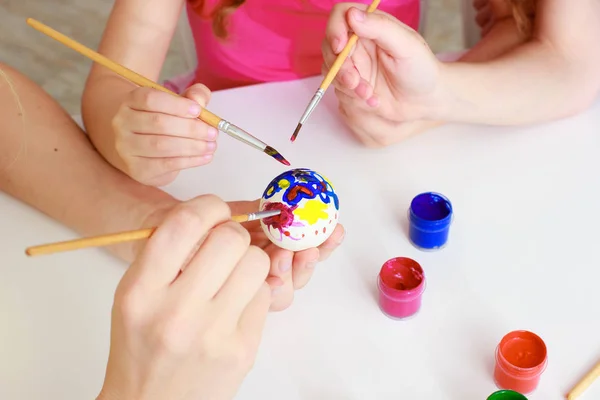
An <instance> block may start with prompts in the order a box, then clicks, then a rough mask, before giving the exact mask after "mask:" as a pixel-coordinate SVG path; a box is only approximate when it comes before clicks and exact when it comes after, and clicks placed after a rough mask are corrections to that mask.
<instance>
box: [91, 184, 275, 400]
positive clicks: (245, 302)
mask: <svg viewBox="0 0 600 400" xmlns="http://www.w3.org/2000/svg"><path fill="white" fill-rule="evenodd" d="M230 217H231V213H230V209H229V207H228V206H227V204H226V203H224V202H223V201H221V200H220V199H218V198H216V197H214V196H201V197H199V198H196V199H194V200H191V201H189V202H186V203H182V204H180V205H178V206H177V207H175V208H174V209H173V210H172V211H171V212H169V213H168V215H167V217H166V219H165V221H164V222H163V223H162V224H161V225H160V227H159V228H158V229H157V230H156V232H155V233H154V234H153V235H152V237H151V238H150V239H149V240H148V242H147V244H146V246H145V248H144V250H143V251H142V252H141V254H140V255H139V257H138V258H137V260H136V261H135V262H134V263H133V264H132V265H131V267H130V268H129V269H128V270H127V272H126V273H125V275H124V276H123V278H122V279H121V282H120V283H119V285H118V287H117V290H116V293H115V301H114V306H113V313H112V329H111V346H110V355H109V360H108V366H107V370H106V377H105V381H104V385H103V387H102V391H101V393H100V395H99V396H98V399H99V400H113V399H118V400H120V399H144V400H153V399H157V400H158V399H160V400H162V399H172V400H183V399H186V400H187V399H208V398H210V399H214V400H225V399H231V398H233V396H234V395H235V393H236V392H237V390H238V388H239V386H240V384H241V382H242V380H243V379H244V377H245V375H246V374H247V373H248V371H249V370H250V368H251V366H252V364H253V362H254V359H255V356H256V352H257V349H258V346H259V343H260V340H261V335H262V330H263V327H264V323H265V319H266V316H267V313H268V309H269V304H270V289H269V286H268V285H267V284H266V283H265V278H266V277H267V274H268V271H269V259H268V257H267V255H266V254H265V253H264V252H263V251H262V250H260V249H259V248H258V247H256V246H251V245H250V235H249V234H248V231H246V230H245V229H244V228H243V227H242V226H241V225H240V224H238V223H235V222H232V221H230V220H229V219H230Z"/></svg>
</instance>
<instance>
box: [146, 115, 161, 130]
mask: <svg viewBox="0 0 600 400" xmlns="http://www.w3.org/2000/svg"><path fill="white" fill-rule="evenodd" d="M150 123H151V124H152V126H153V127H155V128H156V129H158V131H162V128H163V127H164V125H165V116H164V114H160V113H152V114H150Z"/></svg>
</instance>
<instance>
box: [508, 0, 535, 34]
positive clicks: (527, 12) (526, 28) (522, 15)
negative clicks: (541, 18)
mask: <svg viewBox="0 0 600 400" xmlns="http://www.w3.org/2000/svg"><path fill="white" fill-rule="evenodd" d="M507 1H508V3H509V5H510V7H511V10H512V15H513V18H514V19H515V22H516V24H517V29H519V32H520V33H521V34H522V35H524V36H525V37H529V36H531V34H532V33H533V21H534V18H535V11H536V5H537V4H536V3H537V0H507Z"/></svg>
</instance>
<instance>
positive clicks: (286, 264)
mask: <svg viewBox="0 0 600 400" xmlns="http://www.w3.org/2000/svg"><path fill="white" fill-rule="evenodd" d="M291 268H292V260H281V261H279V272H281V273H285V272H288V271H289V270H290V269H291Z"/></svg>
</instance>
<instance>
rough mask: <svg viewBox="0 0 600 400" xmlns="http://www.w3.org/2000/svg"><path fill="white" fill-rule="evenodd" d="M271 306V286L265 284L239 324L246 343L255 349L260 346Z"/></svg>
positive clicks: (247, 307)
mask: <svg viewBox="0 0 600 400" xmlns="http://www.w3.org/2000/svg"><path fill="white" fill-rule="evenodd" d="M270 305H271V292H270V289H269V286H268V285H267V284H266V283H264V282H263V283H262V284H261V286H260V288H259V289H258V291H257V292H256V294H255V295H254V298H253V299H252V301H251V302H250V303H249V304H248V305H247V306H246V308H245V310H244V312H243V314H242V315H241V316H240V319H239V322H238V329H239V331H240V333H241V334H242V335H243V337H244V342H245V343H246V344H247V345H249V346H250V347H251V348H253V349H256V348H257V347H258V346H259V344H260V341H261V338H262V332H263V329H264V326H265V322H266V320H267V315H268V313H269V307H270Z"/></svg>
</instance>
